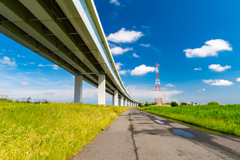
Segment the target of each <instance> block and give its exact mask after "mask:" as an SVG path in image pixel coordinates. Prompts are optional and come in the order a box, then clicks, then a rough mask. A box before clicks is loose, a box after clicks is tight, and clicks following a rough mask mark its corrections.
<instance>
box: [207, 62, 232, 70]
mask: <svg viewBox="0 0 240 160" xmlns="http://www.w3.org/2000/svg"><path fill="white" fill-rule="evenodd" d="M208 68H209V69H211V70H213V71H215V72H222V71H225V70H227V69H230V68H231V66H228V65H226V66H225V67H222V66H221V65H220V64H211V65H209V66H208Z"/></svg>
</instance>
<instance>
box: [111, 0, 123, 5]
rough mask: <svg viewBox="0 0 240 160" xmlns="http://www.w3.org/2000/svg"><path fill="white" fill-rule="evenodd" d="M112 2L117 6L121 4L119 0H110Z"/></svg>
mask: <svg viewBox="0 0 240 160" xmlns="http://www.w3.org/2000/svg"><path fill="white" fill-rule="evenodd" d="M110 3H113V4H115V5H116V6H119V5H120V4H121V3H120V2H118V0H110Z"/></svg>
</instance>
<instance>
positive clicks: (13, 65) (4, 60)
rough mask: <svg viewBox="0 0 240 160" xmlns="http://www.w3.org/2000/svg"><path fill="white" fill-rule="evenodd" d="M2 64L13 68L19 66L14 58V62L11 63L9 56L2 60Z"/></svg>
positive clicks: (0, 60)
mask: <svg viewBox="0 0 240 160" xmlns="http://www.w3.org/2000/svg"><path fill="white" fill-rule="evenodd" d="M0 63H2V64H7V65H9V66H12V67H16V66H17V64H16V62H15V59H14V58H13V59H12V61H11V58H9V57H7V56H5V57H3V59H0Z"/></svg>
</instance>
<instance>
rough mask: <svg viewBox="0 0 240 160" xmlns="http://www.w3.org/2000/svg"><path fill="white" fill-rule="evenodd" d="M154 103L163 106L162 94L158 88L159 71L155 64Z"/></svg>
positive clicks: (159, 87)
mask: <svg viewBox="0 0 240 160" xmlns="http://www.w3.org/2000/svg"><path fill="white" fill-rule="evenodd" d="M155 103H156V104H161V105H162V104H163V102H162V92H161V86H160V79H159V70H158V64H157V63H156V85H155Z"/></svg>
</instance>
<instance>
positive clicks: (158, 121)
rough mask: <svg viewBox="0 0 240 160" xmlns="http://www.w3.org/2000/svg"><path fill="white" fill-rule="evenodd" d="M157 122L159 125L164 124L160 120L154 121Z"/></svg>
mask: <svg viewBox="0 0 240 160" xmlns="http://www.w3.org/2000/svg"><path fill="white" fill-rule="evenodd" d="M154 121H155V122H157V123H159V124H164V122H162V121H160V120H157V119H156V120H154Z"/></svg>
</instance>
